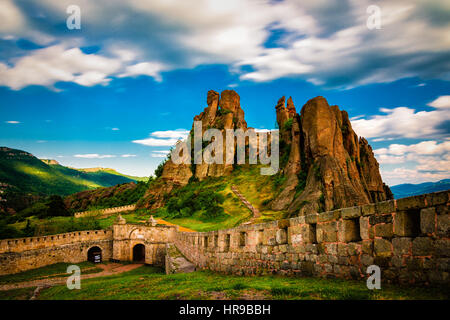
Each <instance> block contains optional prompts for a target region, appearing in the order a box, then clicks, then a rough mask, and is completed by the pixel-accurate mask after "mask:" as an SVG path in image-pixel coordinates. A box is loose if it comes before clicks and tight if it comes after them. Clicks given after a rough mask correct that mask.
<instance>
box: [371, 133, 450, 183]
mask: <svg viewBox="0 0 450 320" xmlns="http://www.w3.org/2000/svg"><path fill="white" fill-rule="evenodd" d="M374 153H375V156H376V158H377V160H378V161H379V163H380V164H381V166H382V169H381V173H382V176H383V179H386V181H388V183H391V184H398V183H406V182H410V183H420V182H425V181H437V180H441V179H446V178H450V140H446V141H443V142H440V143H439V142H437V141H422V142H420V143H417V144H411V145H403V144H391V145H390V146H389V147H387V148H380V149H376V150H374ZM388 165H402V166H397V167H396V168H394V169H391V170H387V169H385V166H386V167H387V166H388Z"/></svg>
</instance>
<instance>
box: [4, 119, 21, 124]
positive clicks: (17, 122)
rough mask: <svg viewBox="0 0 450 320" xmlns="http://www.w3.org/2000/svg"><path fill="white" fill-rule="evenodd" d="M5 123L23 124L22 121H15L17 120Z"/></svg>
mask: <svg viewBox="0 0 450 320" xmlns="http://www.w3.org/2000/svg"><path fill="white" fill-rule="evenodd" d="M5 123H9V124H19V123H21V122H20V121H15V120H10V121H5Z"/></svg>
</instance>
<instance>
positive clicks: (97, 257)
mask: <svg viewBox="0 0 450 320" xmlns="http://www.w3.org/2000/svg"><path fill="white" fill-rule="evenodd" d="M87 259H88V261H90V262H93V263H100V262H102V249H101V248H100V247H97V246H95V247H92V248H89V250H88V252H87Z"/></svg>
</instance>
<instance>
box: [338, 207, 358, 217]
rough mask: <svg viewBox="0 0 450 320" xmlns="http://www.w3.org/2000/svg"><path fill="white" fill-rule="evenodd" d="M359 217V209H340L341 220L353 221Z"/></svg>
mask: <svg viewBox="0 0 450 320" xmlns="http://www.w3.org/2000/svg"><path fill="white" fill-rule="evenodd" d="M360 216H361V207H350V208H344V209H341V217H342V219H354V218H358V217H360Z"/></svg>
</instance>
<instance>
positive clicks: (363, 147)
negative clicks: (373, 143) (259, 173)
mask: <svg viewBox="0 0 450 320" xmlns="http://www.w3.org/2000/svg"><path fill="white" fill-rule="evenodd" d="M280 101H284V99H283V98H282V99H280ZM280 101H279V103H278V104H277V106H276V110H277V121H278V125H279V128H280V136H281V143H280V149H281V147H283V150H284V152H289V158H288V161H287V164H286V165H285V166H284V167H283V168H282V173H281V174H285V175H287V180H286V181H285V183H284V185H283V186H282V191H281V192H280V193H279V195H278V196H277V197H276V198H275V199H274V200H273V201H272V204H271V207H272V209H273V210H287V211H288V212H289V213H290V214H291V215H297V214H300V215H302V214H307V213H311V212H321V211H328V210H333V209H337V208H344V207H351V206H356V205H362V204H367V203H370V202H376V201H384V200H387V199H391V198H392V194H391V193H390V190H389V188H388V187H387V186H385V185H384V184H383V181H382V179H381V176H380V173H379V168H378V162H377V161H376V159H375V157H374V155H373V152H372V149H371V147H370V146H369V145H368V143H367V141H366V140H365V139H364V138H360V139H358V136H357V135H356V134H355V132H354V131H353V129H352V126H351V123H350V121H349V118H348V114H347V112H345V111H340V110H339V107H338V106H331V107H330V106H329V105H328V102H327V101H326V100H325V98H323V97H316V98H314V99H311V100H309V101H308V102H307V103H306V104H305V105H304V106H303V108H302V109H301V112H300V115H298V114H296V115H294V112H295V108H294V107H293V103H292V100H291V102H290V104H291V106H290V107H289V104H288V108H289V109H290V110H291V112H289V113H288V108H284V105H282V106H280ZM292 111H293V112H292ZM286 114H289V117H288V119H287V120H285V119H286ZM290 117H292V118H290ZM290 119H292V120H290ZM282 121H285V122H284V123H283V122H282ZM289 121H292V124H289ZM286 124H289V126H287V125H286ZM288 130H290V132H286V131H288ZM289 134H290V136H289ZM286 136H287V137H286ZM281 152H283V151H281ZM280 157H283V155H282V154H280Z"/></svg>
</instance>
